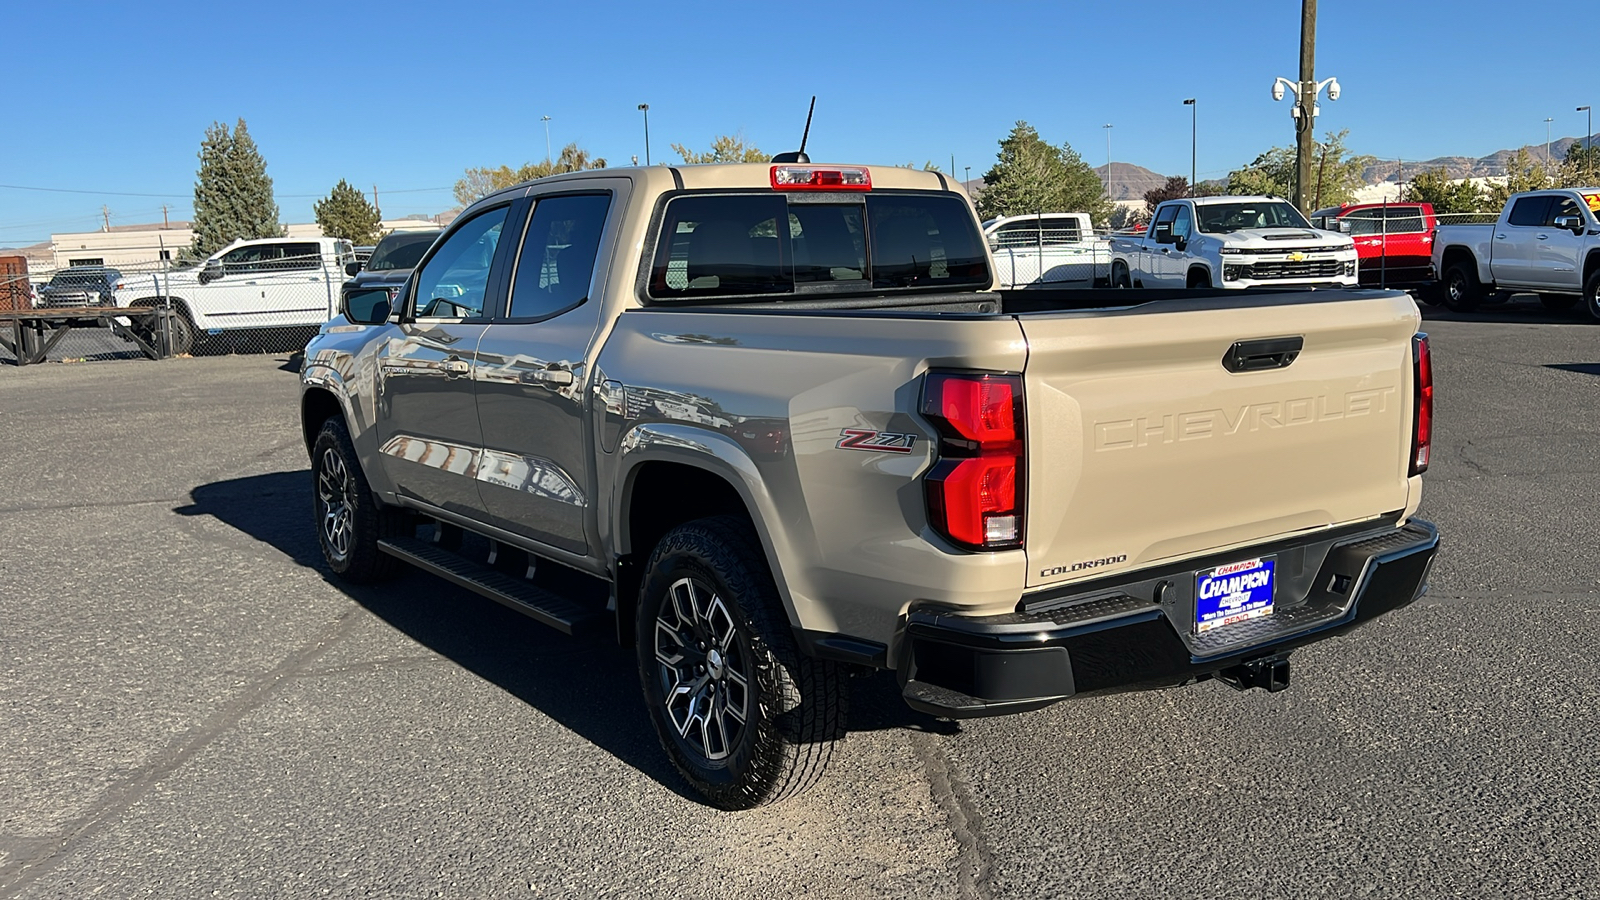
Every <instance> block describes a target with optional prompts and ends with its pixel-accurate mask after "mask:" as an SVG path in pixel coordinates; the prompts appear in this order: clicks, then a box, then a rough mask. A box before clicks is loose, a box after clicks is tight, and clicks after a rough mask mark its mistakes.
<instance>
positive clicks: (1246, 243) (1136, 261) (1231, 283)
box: [1111, 197, 1358, 289]
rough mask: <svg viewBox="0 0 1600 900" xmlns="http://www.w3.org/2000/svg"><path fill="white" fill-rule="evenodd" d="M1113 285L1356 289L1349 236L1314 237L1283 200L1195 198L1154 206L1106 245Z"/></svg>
mask: <svg viewBox="0 0 1600 900" xmlns="http://www.w3.org/2000/svg"><path fill="white" fill-rule="evenodd" d="M1111 283H1112V285H1113V286H1115V287H1166V288H1195V287H1218V288H1240V289H1242V288H1285V287H1356V286H1357V284H1358V280H1357V275H1356V246H1355V242H1354V241H1353V240H1351V238H1350V236H1349V235H1346V234H1336V233H1333V232H1328V231H1318V230H1316V229H1314V228H1312V227H1311V223H1310V222H1307V221H1306V218H1305V216H1302V215H1301V214H1300V211H1299V210H1297V209H1295V208H1294V205H1293V204H1291V203H1289V202H1288V201H1287V200H1279V199H1277V198H1274V197H1195V198H1192V199H1184V200H1168V201H1167V202H1165V203H1163V204H1161V205H1160V206H1157V207H1156V211H1155V215H1154V216H1153V217H1151V219H1150V228H1149V230H1148V231H1146V232H1145V233H1144V234H1142V235H1117V236H1115V237H1113V238H1112V240H1111Z"/></svg>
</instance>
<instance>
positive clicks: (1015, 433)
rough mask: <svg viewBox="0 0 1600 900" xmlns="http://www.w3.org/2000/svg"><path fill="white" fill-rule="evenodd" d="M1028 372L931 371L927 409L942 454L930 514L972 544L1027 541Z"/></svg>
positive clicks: (941, 527) (929, 483)
mask: <svg viewBox="0 0 1600 900" xmlns="http://www.w3.org/2000/svg"><path fill="white" fill-rule="evenodd" d="M1022 409H1023V407H1022V377H1021V376H1020V375H989V374H975V373H944V372H931V373H929V374H928V377H927V380H926V382H925V383H924V385H923V393H922V415H923V416H924V417H925V418H926V419H927V420H928V421H929V422H931V423H932V424H933V426H934V427H935V428H937V429H938V431H939V462H938V464H937V465H935V466H934V467H933V471H931V472H929V473H928V476H927V478H926V479H925V481H924V490H925V492H926V494H927V498H928V521H929V523H930V524H931V525H932V526H933V528H934V530H935V531H937V532H939V534H941V535H943V536H944V537H946V538H948V539H949V540H950V541H951V542H952V543H954V544H957V545H959V546H961V547H965V548H967V549H970V550H1012V549H1016V548H1018V547H1021V546H1022V533H1023V496H1024V477H1023V476H1024V475H1025V474H1026V468H1025V465H1024V462H1025V460H1024V450H1023V413H1022Z"/></svg>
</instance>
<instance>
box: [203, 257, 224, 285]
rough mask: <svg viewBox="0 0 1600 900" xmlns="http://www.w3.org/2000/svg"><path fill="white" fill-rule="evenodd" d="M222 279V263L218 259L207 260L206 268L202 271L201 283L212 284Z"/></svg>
mask: <svg viewBox="0 0 1600 900" xmlns="http://www.w3.org/2000/svg"><path fill="white" fill-rule="evenodd" d="M221 277H222V261H221V260H216V259H208V260H206V264H205V266H204V268H202V269H201V270H200V283H201V284H210V283H211V282H213V281H216V280H217V279H218V278H221Z"/></svg>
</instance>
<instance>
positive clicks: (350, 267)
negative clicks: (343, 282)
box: [344, 262, 361, 278]
mask: <svg viewBox="0 0 1600 900" xmlns="http://www.w3.org/2000/svg"><path fill="white" fill-rule="evenodd" d="M360 271H361V263H358V262H347V263H345V264H344V273H345V274H346V275H349V276H350V277H352V278H354V277H355V276H356V273H357V272H360Z"/></svg>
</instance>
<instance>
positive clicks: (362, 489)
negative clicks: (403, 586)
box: [311, 416, 412, 584]
mask: <svg viewBox="0 0 1600 900" xmlns="http://www.w3.org/2000/svg"><path fill="white" fill-rule="evenodd" d="M311 473H312V485H311V487H312V507H313V514H314V519H315V523H316V528H317V544H318V545H319V546H320V547H321V548H322V558H323V560H324V561H325V562H327V564H328V568H330V569H332V570H333V572H334V574H336V575H338V576H339V577H340V578H343V579H344V580H346V581H350V582H354V583H357V584H367V583H371V582H375V581H381V580H383V579H385V578H388V577H389V576H391V575H393V574H394V573H395V571H396V570H397V568H398V566H399V561H398V560H396V559H395V558H394V557H393V556H390V555H389V554H387V553H384V552H383V551H382V550H380V549H378V540H379V539H380V538H385V537H396V536H399V535H401V534H402V533H403V530H404V529H405V528H406V526H407V525H408V524H410V523H411V522H412V519H411V517H410V516H409V514H408V513H406V512H405V511H403V510H398V509H393V508H380V507H379V506H378V505H377V503H376V501H375V500H374V499H373V496H372V490H371V488H369V487H368V486H367V479H366V476H365V475H364V474H362V471H361V464H360V462H359V461H358V459H357V457H356V451H355V446H354V445H353V444H352V443H351V441H350V432H349V430H348V429H346V428H345V424H344V420H343V419H340V418H339V417H337V416H335V417H334V418H331V419H329V420H328V421H326V422H324V423H323V425H322V430H321V431H320V432H318V433H317V440H316V443H315V444H314V445H313V446H312V451H311Z"/></svg>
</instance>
